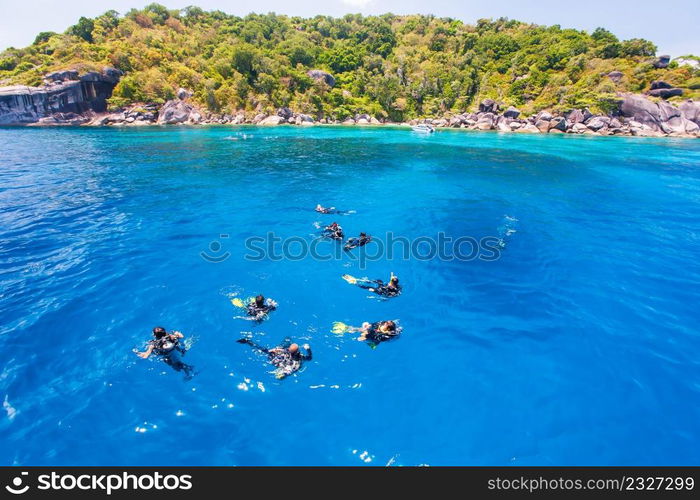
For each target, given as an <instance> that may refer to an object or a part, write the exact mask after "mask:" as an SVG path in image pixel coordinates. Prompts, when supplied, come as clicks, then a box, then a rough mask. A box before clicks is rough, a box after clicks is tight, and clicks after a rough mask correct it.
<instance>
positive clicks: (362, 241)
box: [345, 233, 372, 250]
mask: <svg viewBox="0 0 700 500" xmlns="http://www.w3.org/2000/svg"><path fill="white" fill-rule="evenodd" d="M371 239H372V237H371V236H370V235H368V234H366V233H360V236H359V237H358V238H350V239H349V240H348V241H347V243H345V250H351V249H353V248H355V247H361V246H365V245H366V244H367V243H369V242H370V240H371Z"/></svg>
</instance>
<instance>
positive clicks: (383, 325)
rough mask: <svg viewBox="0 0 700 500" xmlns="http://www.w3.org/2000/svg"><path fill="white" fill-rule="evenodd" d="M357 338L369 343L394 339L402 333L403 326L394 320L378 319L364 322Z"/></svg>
mask: <svg viewBox="0 0 700 500" xmlns="http://www.w3.org/2000/svg"><path fill="white" fill-rule="evenodd" d="M360 332H361V333H360V336H359V337H357V340H359V341H360V342H362V341H367V343H369V344H374V345H376V344H379V343H380V342H386V341H387V340H392V339H395V338H396V337H398V336H399V335H400V334H401V328H400V327H397V326H396V323H395V322H394V321H391V320H389V321H377V322H376V323H367V322H365V323H363V324H362V328H361V329H360Z"/></svg>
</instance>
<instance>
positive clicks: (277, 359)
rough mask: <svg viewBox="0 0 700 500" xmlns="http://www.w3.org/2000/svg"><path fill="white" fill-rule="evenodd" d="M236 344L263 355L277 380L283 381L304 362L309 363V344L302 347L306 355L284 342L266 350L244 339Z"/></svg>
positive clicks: (296, 345) (293, 345)
mask: <svg viewBox="0 0 700 500" xmlns="http://www.w3.org/2000/svg"><path fill="white" fill-rule="evenodd" d="M236 342H238V343H239V344H248V345H249V346H250V347H252V348H253V349H254V350H256V351H258V352H261V353H263V354H265V355H266V356H267V359H268V361H269V362H270V364H271V365H273V366H274V367H275V377H276V378H277V379H283V378H284V377H288V376H289V375H291V374H293V373H296V372H298V371H299V369H300V368H301V365H302V363H303V362H304V361H311V346H309V344H304V345H303V346H302V347H303V348H304V350H305V351H306V354H302V353H301V351H300V350H299V344H294V343H288V342H285V343H283V344H282V345H279V346H277V347H273V348H272V349H268V348H267V347H263V346H261V345H258V344H256V343H255V342H253V341H252V340H250V339H246V338H243V339H238V340H237V341H236Z"/></svg>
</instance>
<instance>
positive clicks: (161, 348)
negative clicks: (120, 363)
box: [134, 326, 194, 380]
mask: <svg viewBox="0 0 700 500" xmlns="http://www.w3.org/2000/svg"><path fill="white" fill-rule="evenodd" d="M153 336H154V337H155V338H154V339H153V340H149V341H148V347H147V348H146V350H145V351H144V352H138V351H136V350H134V352H136V355H137V356H138V357H140V358H143V359H148V357H149V356H150V355H151V354H155V355H156V356H158V357H160V359H162V360H163V361H164V362H165V363H166V364H167V365H170V366H171V367H172V368H173V369H174V370H175V371H178V372H180V371H181V372H184V373H185V379H186V380H189V379H191V378H192V376H193V375H194V368H193V367H192V366H190V365H188V364H186V363H184V362H183V361H182V360H181V359H180V356H184V355H185V352H187V350H186V349H185V347H184V346H182V345H180V339H182V338H184V337H185V336H184V335H183V334H182V333H180V332H178V331H174V332H172V333H168V332H167V331H165V328H163V327H162V326H156V327H155V328H154V329H153Z"/></svg>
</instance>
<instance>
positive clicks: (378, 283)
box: [343, 273, 401, 299]
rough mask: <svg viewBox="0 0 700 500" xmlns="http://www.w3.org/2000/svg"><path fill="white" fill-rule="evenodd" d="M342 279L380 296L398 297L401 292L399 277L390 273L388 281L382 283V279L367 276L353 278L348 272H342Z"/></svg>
mask: <svg viewBox="0 0 700 500" xmlns="http://www.w3.org/2000/svg"><path fill="white" fill-rule="evenodd" d="M343 279H344V280H345V281H347V282H348V283H350V284H351V285H357V286H359V287H360V288H364V289H365V290H369V291H370V292H372V293H376V294H377V295H380V296H382V297H386V298H388V299H389V298H392V297H398V296H399V295H400V294H401V285H399V278H398V277H397V276H396V275H395V274H394V273H391V277H390V278H389V282H388V283H384V282H383V281H382V280H379V279H377V280H371V279H368V278H355V277H354V276H350V275H349V274H344V275H343Z"/></svg>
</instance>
